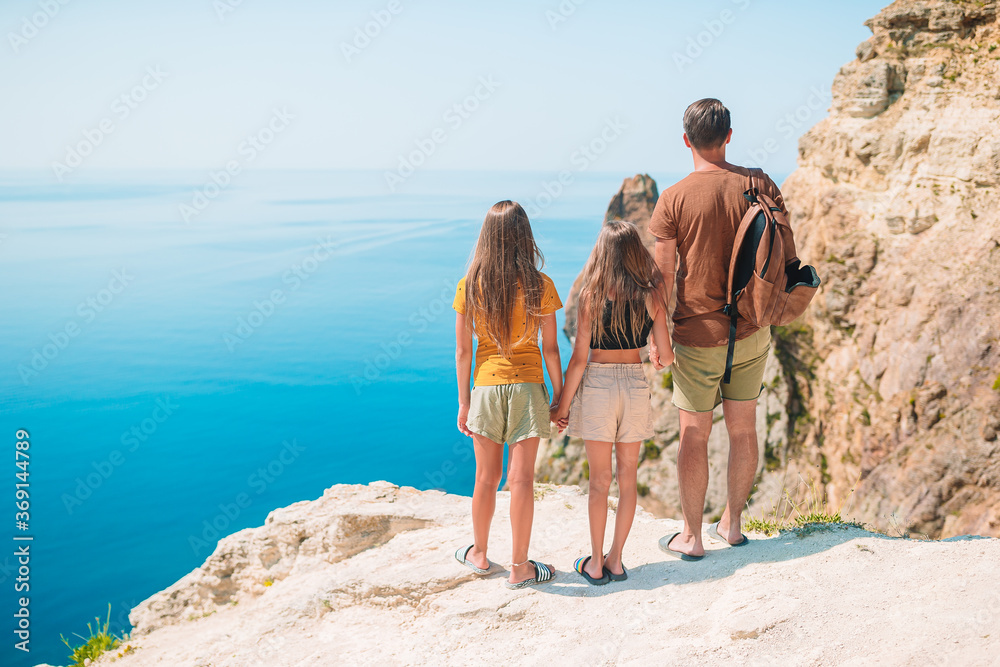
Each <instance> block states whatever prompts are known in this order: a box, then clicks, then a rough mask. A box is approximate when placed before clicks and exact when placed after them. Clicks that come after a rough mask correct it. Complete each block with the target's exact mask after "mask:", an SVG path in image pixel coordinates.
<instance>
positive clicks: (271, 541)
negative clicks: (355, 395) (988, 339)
mask: <svg viewBox="0 0 1000 667" xmlns="http://www.w3.org/2000/svg"><path fill="white" fill-rule="evenodd" d="M535 498H536V502H535V521H534V530H533V531H532V540H531V556H532V557H533V558H535V559H539V560H542V561H543V562H545V563H549V564H551V565H553V566H554V567H555V569H556V576H555V579H554V580H553V581H552V582H550V583H548V584H545V585H543V586H540V587H537V588H528V589H522V590H517V591H510V590H507V589H506V588H504V586H503V580H504V578H506V577H507V575H508V572H507V571H505V569H504V567H502V566H500V565H494V568H493V569H494V571H493V573H492V574H490V575H488V576H485V577H477V576H475V575H474V574H473V573H472V571H471V570H469V569H467V568H465V567H464V566H462V565H461V564H459V563H458V562H456V561H455V558H454V556H453V553H454V552H455V550H456V549H457V548H458V547H460V546H463V545H467V544H469V542H470V541H471V539H472V524H471V519H470V512H471V509H470V499H469V498H464V497H461V496H453V495H446V494H444V493H440V492H437V491H424V492H420V491H417V490H416V489H411V488H405V487H404V488H399V487H397V486H394V485H392V484H388V483H386V482H374V483H372V484H370V485H367V486H361V485H351V486H349V485H341V486H334V487H331V488H330V489H327V491H326V492H325V493H324V494H323V496H322V497H321V498H318V499H317V500H314V501H308V502H306V501H303V502H299V503H295V504H294V505H291V506H289V507H285V508H282V509H278V510H275V511H274V512H272V513H271V514H270V515H269V516H268V517H267V520H266V522H265V524H264V525H263V526H260V527H257V528H248V529H245V530H242V531H240V532H238V533H235V534H233V535H230V536H228V537H225V538H223V539H222V540H220V542H219V544H218V547H217V548H216V549H215V551H214V552H213V553H212V555H211V557H209V558H208V560H207V561H206V562H205V563H204V564H203V565H202V566H201V567H200V568H198V569H196V570H194V571H193V572H191V573H190V574H188V575H187V576H185V577H184V578H182V579H181V580H180V581H178V582H177V583H175V584H173V585H172V586H170V587H169V588H167V589H166V590H164V591H162V592H160V593H157V594H155V595H153V596H152V597H151V598H149V599H148V600H146V601H144V602H143V603H141V604H140V605H139V606H138V607H136V608H135V609H134V610H133V612H132V615H131V620H132V623H133V624H134V625H135V631H134V633H133V635H132V637H130V638H129V640H128V641H127V642H126V643H125V645H123V646H121V647H119V648H117V649H115V650H113V651H111V652H109V653H106V654H105V655H104V656H102V657H101V658H99V659H98V660H96V661H95V662H94V663H93V667H102V666H107V665H113V666H114V667H144V666H146V665H150V666H152V665H171V666H173V665H214V666H216V667H250V666H257V665H260V666H266V667H285V666H287V667H303V666H307V665H308V666H312V665H435V666H436V665H480V664H500V665H544V664H560V665H561V664H574V665H596V664H609V665H611V664H615V665H617V664H629V665H633V664H635V665H657V666H659V665H690V664H709V663H712V664H714V663H724V662H725V663H733V664H740V665H743V664H761V665H771V664H793V663H796V664H798V663H806V664H824V665H825V664H845V663H852V664H854V663H858V664H860V663H861V662H865V661H867V662H874V663H878V664H885V665H912V664H915V663H918V662H924V661H926V660H927V659H928V658H937V659H939V661H940V662H943V663H947V664H952V663H954V664H970V665H975V664H987V663H989V662H991V660H989V658H988V656H995V655H996V654H997V652H998V651H1000V635H998V634H997V633H996V632H995V631H994V630H995V627H996V616H997V613H998V611H997V610H998V609H1000V598H998V597H997V594H996V590H995V587H994V586H992V585H991V584H992V583H993V582H994V581H995V580H996V576H997V571H998V563H1000V559H998V556H1000V540H977V539H963V540H959V541H958V542H956V543H950V544H939V543H927V542H919V541H912V540H898V539H896V540H894V539H887V538H885V537H883V536H880V535H874V534H871V533H866V532H865V531H863V530H859V529H857V528H847V527H832V526H825V527H819V528H818V527H815V526H814V527H811V528H809V529H805V530H803V531H801V532H799V533H797V534H789V533H786V534H784V535H782V536H778V537H774V538H770V539H763V536H757V535H752V538H753V539H754V542H753V544H752V545H751V546H749V547H746V548H742V549H729V548H725V547H722V546H721V545H719V544H715V543H712V542H707V543H706V549H708V554H707V557H706V559H705V560H704V561H703V562H701V563H682V562H680V561H674V560H667V559H665V558H664V556H663V554H662V553H661V552H660V551H659V549H658V548H657V540H658V539H659V538H660V537H662V536H664V535H668V534H670V533H671V532H675V531H677V530H679V529H680V522H678V521H675V520H665V519H656V518H654V517H653V516H651V515H650V514H648V513H646V512H644V511H642V510H641V509H640V510H639V511H638V513H637V515H636V517H635V521H634V523H633V526H632V531H631V534H630V536H629V541H628V544H627V545H626V547H625V553H624V559H625V564H626V567H627V568H628V572H629V578H628V580H627V581H625V582H620V583H612V584H609V585H607V586H605V587H602V588H594V587H592V586H589V585H588V584H587V583H586V582H585V581H584V580H583V579H582V578H581V577H580V576H579V575H578V574H576V573H575V572H573V571H572V564H573V561H574V560H575V559H576V558H577V557H578V556H579V555H580V554H582V553H585V552H586V551H587V550H589V547H590V539H589V531H588V523H587V513H588V510H587V499H586V498H585V497H584V496H583V495H582V494H581V492H580V490H579V489H578V488H575V487H553V486H550V485H537V486H536V488H535ZM509 501H510V497H509V495H508V494H507V493H500V494H499V496H498V498H497V512H496V519H495V521H494V524H493V526H494V527H493V531H492V534H491V540H490V555H491V557H492V559H493V560H494V561H500V562H506V559H507V558H509V554H510V548H511V545H510V530H509V523H508V517H509ZM614 509H615V505H614V503H610V507H609V517H608V518H609V521H612V522H613V521H614V516H613V513H614ZM945 568H947V570H948V571H949V572H950V573H952V576H949V577H944V578H942V577H941V576H940V573H941V571H942V570H944V569H945ZM861 580H863V581H864V582H865V584H864V585H863V586H857V585H845V582H854V581H861ZM873 617H875V618H878V619H879V621H880V622H879V623H876V624H873V623H872V622H871V621H872V618H873ZM584 618H597V619H601V620H600V622H599V623H594V624H591V625H588V626H586V627H584V626H583V625H581V619H584ZM845 637H849V638H851V641H845Z"/></svg>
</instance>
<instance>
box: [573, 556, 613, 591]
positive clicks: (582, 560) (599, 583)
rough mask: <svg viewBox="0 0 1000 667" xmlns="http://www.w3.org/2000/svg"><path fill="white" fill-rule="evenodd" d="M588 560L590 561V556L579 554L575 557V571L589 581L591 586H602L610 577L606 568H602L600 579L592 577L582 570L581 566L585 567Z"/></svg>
mask: <svg viewBox="0 0 1000 667" xmlns="http://www.w3.org/2000/svg"><path fill="white" fill-rule="evenodd" d="M588 562H590V556H580V557H579V558H577V559H576V562H575V563H573V569H574V570H576V571H577V574H579V575H580V576H581V577H583V578H584V579H586V580H587V581H588V582H590V585H591V586H603V585H604V584H606V583H608V582H609V581H611V579H609V578H608V571H607V570H604V572H603V573H602V576H601V578H600V579H595V578H594V577H592V576H590V575H589V574H587V571H586V570H584V569H583V568H584V567H586V565H587V563H588Z"/></svg>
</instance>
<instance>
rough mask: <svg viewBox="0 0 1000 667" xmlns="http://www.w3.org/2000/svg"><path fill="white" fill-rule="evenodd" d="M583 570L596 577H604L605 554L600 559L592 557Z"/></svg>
mask: <svg viewBox="0 0 1000 667" xmlns="http://www.w3.org/2000/svg"><path fill="white" fill-rule="evenodd" d="M583 571H584V572H586V573H587V574H589V575H590V576H592V577H593V578H594V579H603V578H604V556H603V555H602V556H601V558H600V560H598V559H597V558H594V557H593V556H591V557H590V560H588V561H587V563H586V564H585V565H584V566H583Z"/></svg>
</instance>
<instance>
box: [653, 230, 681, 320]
mask: <svg viewBox="0 0 1000 667" xmlns="http://www.w3.org/2000/svg"><path fill="white" fill-rule="evenodd" d="M653 259H654V260H655V261H656V268H658V269H659V270H660V275H661V276H663V290H664V292H665V294H666V297H667V305H668V306H669V304H670V297H671V295H673V293H674V273H675V272H676V267H677V239H660V238H658V239H656V245H655V246H653Z"/></svg>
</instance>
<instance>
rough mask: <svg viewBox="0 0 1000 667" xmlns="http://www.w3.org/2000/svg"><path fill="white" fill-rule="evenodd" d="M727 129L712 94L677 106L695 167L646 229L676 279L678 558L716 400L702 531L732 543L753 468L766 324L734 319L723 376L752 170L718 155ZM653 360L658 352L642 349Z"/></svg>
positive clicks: (764, 187)
mask: <svg viewBox="0 0 1000 667" xmlns="http://www.w3.org/2000/svg"><path fill="white" fill-rule="evenodd" d="M731 138H732V129H730V116H729V110H728V109H727V108H726V107H725V106H723V104H722V102H720V101H719V100H716V99H711V98H708V99H703V100H698V101H697V102H695V103H694V104H692V105H691V106H689V107H688V108H687V110H686V111H685V112H684V145H686V146H687V147H688V148H690V149H691V156H692V158H694V171H693V172H692V173H691V174H689V175H688V176H686V177H685V178H684V179H682V180H681V181H679V182H678V183H676V184H675V185H673V186H671V187H669V188H667V189H666V190H665V191H664V192H663V194H661V195H660V199H659V201H658V202H657V203H656V208H655V209H654V211H653V217H652V219H651V220H650V222H649V231H650V232H651V233H652V234H653V235H654V236H655V237H656V247H655V257H656V264H657V266H658V267H659V269H660V271H661V272H662V273H663V279H664V283H665V284H666V286H667V290H668V295H669V294H670V291H671V290H672V289H673V285H674V277H675V261H676V279H677V306H676V308H675V310H674V314H673V320H674V333H673V342H674V350H673V351H674V355H675V359H674V365H673V381H674V396H673V403H674V405H676V406H677V407H678V408H679V410H680V447H679V449H678V452H677V477H678V485H679V487H680V496H681V510H682V512H683V514H684V530H683V531H682V532H680V533H675V534H674V535H670V536H667V537H664V538H663V539H661V540H660V548H661V549H662V550H663V551H664V552H665V553H667V554H668V555H671V556H673V557H676V558H680V559H682V560H700V559H701V558H702V557H704V555H705V548H704V546H703V544H702V538H701V522H702V514H703V512H704V507H705V493H706V491H707V489H708V436H709V433H711V431H712V411H713V410H714V409H715V407H716V406H718V405H719V403H722V409H723V414H724V415H725V419H726V429H727V430H728V431H729V470H728V497H727V503H726V509H725V511H724V512H723V514H722V518H721V520H720V521H719V522H718V524H713V525H712V526H711V527H710V528H709V534H710V535H711V536H712V537H714V538H715V539H718V540H720V541H724V542H726V543H728V544H729V545H731V546H742V545H744V544H746V543H747V540H746V537H745V536H744V535H743V534H742V533H741V532H740V522H741V518H742V513H743V508H744V506H745V505H746V502H747V498H748V497H749V495H750V490H751V489H752V487H753V482H754V478H755V477H756V475H757V430H756V423H757V419H756V415H757V398H758V397H759V396H760V392H761V389H762V388H763V385H762V383H761V380H762V379H763V376H764V365H765V363H766V362H767V355H768V352H769V351H770V349H771V331H770V327H763V328H760V329H758V328H756V327H754V326H753V325H751V324H750V323H749V322H747V321H746V320H744V319H742V318H741V319H740V321H739V327H738V329H737V335H736V340H737V342H736V349H735V354H734V359H733V372H732V378H731V381H730V382H729V383H728V384H726V383H723V381H722V379H723V374H724V372H725V368H726V351H727V344H728V342H729V316H728V315H726V314H725V313H723V312H722V309H723V306H725V305H726V285H727V281H728V277H729V275H728V274H729V261H730V257H731V256H732V252H733V244H734V242H735V238H736V230H737V228H738V227H739V224H740V220H741V218H742V217H743V214H744V213H745V212H746V211H747V208H748V207H749V204H748V203H747V201H746V200H745V199H744V198H743V192H745V191H746V190H747V189H748V188H749V187H750V171H749V170H748V169H746V168H744V167H738V166H736V165H733V164H730V163H729V162H727V161H726V145H727V144H728V143H729V141H730V139H731ZM757 186H758V187H759V188H760V189H761V191H762V192H763V194H766V195H768V196H770V197H771V198H772V199H773V200H774V202H775V204H776V205H777V206H778V207H780V208H781V210H782V211H783V212H784V213H785V214H786V215H787V214H788V212H787V211H786V210H785V204H784V200H783V199H782V197H781V192H780V191H779V190H778V188H777V186H776V185H775V184H774V182H773V181H772V180H771V179H770V178H769V177H767V176H764V177H763V178H761V179H759V181H758V183H757ZM650 356H651V357H652V358H653V359H654V361H655V362H658V360H659V353H658V351H657V350H655V349H651V350H650Z"/></svg>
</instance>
